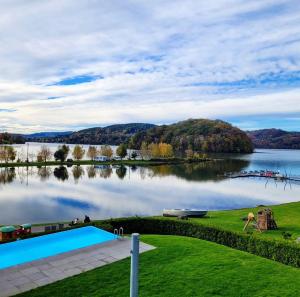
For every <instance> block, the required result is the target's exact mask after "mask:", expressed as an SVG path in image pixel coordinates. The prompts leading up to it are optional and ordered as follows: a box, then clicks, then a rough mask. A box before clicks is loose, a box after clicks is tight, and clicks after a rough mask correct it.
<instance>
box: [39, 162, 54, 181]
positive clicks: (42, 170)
mask: <svg viewBox="0 0 300 297" xmlns="http://www.w3.org/2000/svg"><path fill="white" fill-rule="evenodd" d="M37 174H38V176H39V177H40V179H41V181H46V180H47V179H49V178H50V176H51V175H52V168H51V167H50V166H49V167H47V166H43V167H39V168H38V172H37Z"/></svg>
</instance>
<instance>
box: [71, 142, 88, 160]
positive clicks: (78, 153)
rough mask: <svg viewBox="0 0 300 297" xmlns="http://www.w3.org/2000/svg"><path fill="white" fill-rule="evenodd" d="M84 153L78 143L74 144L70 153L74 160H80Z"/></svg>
mask: <svg viewBox="0 0 300 297" xmlns="http://www.w3.org/2000/svg"><path fill="white" fill-rule="evenodd" d="M84 154H85V150H84V149H83V147H82V146H80V145H78V144H77V145H75V146H74V149H73V153H72V155H73V158H74V159H75V160H81V159H82V158H83V156H84Z"/></svg>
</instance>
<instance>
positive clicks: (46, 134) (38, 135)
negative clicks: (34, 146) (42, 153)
mask: <svg viewBox="0 0 300 297" xmlns="http://www.w3.org/2000/svg"><path fill="white" fill-rule="evenodd" d="M72 133H73V132H72V131H66V132H38V133H33V134H27V135H24V137H25V138H26V139H39V138H45V137H49V138H53V137H61V136H68V135H70V134H72Z"/></svg>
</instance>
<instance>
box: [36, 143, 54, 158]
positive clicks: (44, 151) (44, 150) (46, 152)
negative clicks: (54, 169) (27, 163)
mask: <svg viewBox="0 0 300 297" xmlns="http://www.w3.org/2000/svg"><path fill="white" fill-rule="evenodd" d="M51 157H52V153H51V151H50V149H49V148H48V147H47V146H45V145H43V146H42V147H41V149H40V151H39V152H38V154H37V160H38V162H47V161H50V160H51Z"/></svg>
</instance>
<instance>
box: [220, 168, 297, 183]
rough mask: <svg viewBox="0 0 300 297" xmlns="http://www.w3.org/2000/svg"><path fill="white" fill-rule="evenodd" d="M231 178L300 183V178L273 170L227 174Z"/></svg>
mask: <svg viewBox="0 0 300 297" xmlns="http://www.w3.org/2000/svg"><path fill="white" fill-rule="evenodd" d="M225 176H226V177H229V178H242V177H260V178H272V179H276V180H283V181H298V182H300V176H296V175H293V176H292V175H290V176H288V175H287V174H281V173H280V171H272V170H254V171H241V172H238V173H231V172H230V173H225Z"/></svg>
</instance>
